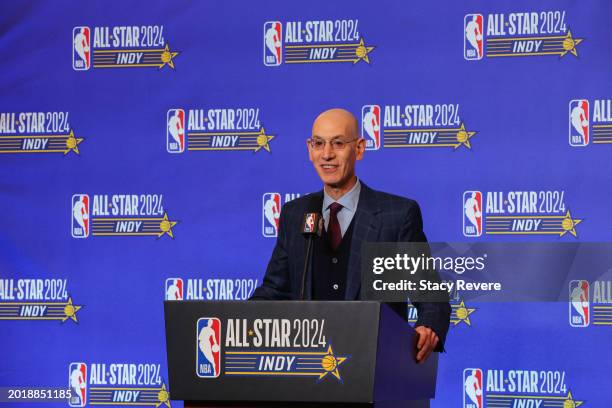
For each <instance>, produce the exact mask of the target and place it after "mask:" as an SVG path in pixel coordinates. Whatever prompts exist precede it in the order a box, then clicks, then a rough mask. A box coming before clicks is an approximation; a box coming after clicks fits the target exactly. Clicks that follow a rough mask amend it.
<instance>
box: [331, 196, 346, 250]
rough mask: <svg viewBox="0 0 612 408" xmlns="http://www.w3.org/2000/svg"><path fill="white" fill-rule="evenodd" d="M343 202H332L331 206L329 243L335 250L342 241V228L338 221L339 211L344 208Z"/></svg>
mask: <svg viewBox="0 0 612 408" xmlns="http://www.w3.org/2000/svg"><path fill="white" fill-rule="evenodd" d="M342 208H343V207H342V204H339V203H331V205H330V206H329V226H328V227H329V228H327V230H328V239H329V245H330V246H331V248H332V249H333V250H334V251H335V250H336V249H338V247H339V246H340V242H342V231H341V230H340V223H339V222H338V212H339V211H340V210H341V209H342Z"/></svg>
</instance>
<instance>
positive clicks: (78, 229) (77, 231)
mask: <svg viewBox="0 0 612 408" xmlns="http://www.w3.org/2000/svg"><path fill="white" fill-rule="evenodd" d="M70 231H71V233H72V238H87V237H88V236H89V196H88V195H87V194H75V195H73V196H72V228H71V230H70Z"/></svg>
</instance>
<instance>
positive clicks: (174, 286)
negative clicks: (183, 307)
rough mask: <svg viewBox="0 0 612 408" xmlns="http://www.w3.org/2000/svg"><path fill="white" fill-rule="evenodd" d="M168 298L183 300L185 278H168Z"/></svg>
mask: <svg viewBox="0 0 612 408" xmlns="http://www.w3.org/2000/svg"><path fill="white" fill-rule="evenodd" d="M165 299H166V300H183V280H182V279H181V278H168V279H166V297H165Z"/></svg>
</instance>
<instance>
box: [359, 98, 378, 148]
mask: <svg viewBox="0 0 612 408" xmlns="http://www.w3.org/2000/svg"><path fill="white" fill-rule="evenodd" d="M361 137H362V138H364V139H365V141H366V150H378V149H380V106H378V105H364V106H363V107H362V108H361Z"/></svg>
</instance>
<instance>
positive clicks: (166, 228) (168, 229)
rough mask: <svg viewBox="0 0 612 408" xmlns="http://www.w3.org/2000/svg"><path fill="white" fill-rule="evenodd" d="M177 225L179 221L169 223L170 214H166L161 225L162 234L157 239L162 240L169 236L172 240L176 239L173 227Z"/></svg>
mask: <svg viewBox="0 0 612 408" xmlns="http://www.w3.org/2000/svg"><path fill="white" fill-rule="evenodd" d="M177 223H178V221H169V220H168V213H164V218H162V220H161V222H160V223H159V230H160V233H159V234H158V235H157V238H161V237H162V235H164V234H168V235H170V238H172V239H174V234H173V233H172V227H174V226H175V225H176V224H177Z"/></svg>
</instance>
